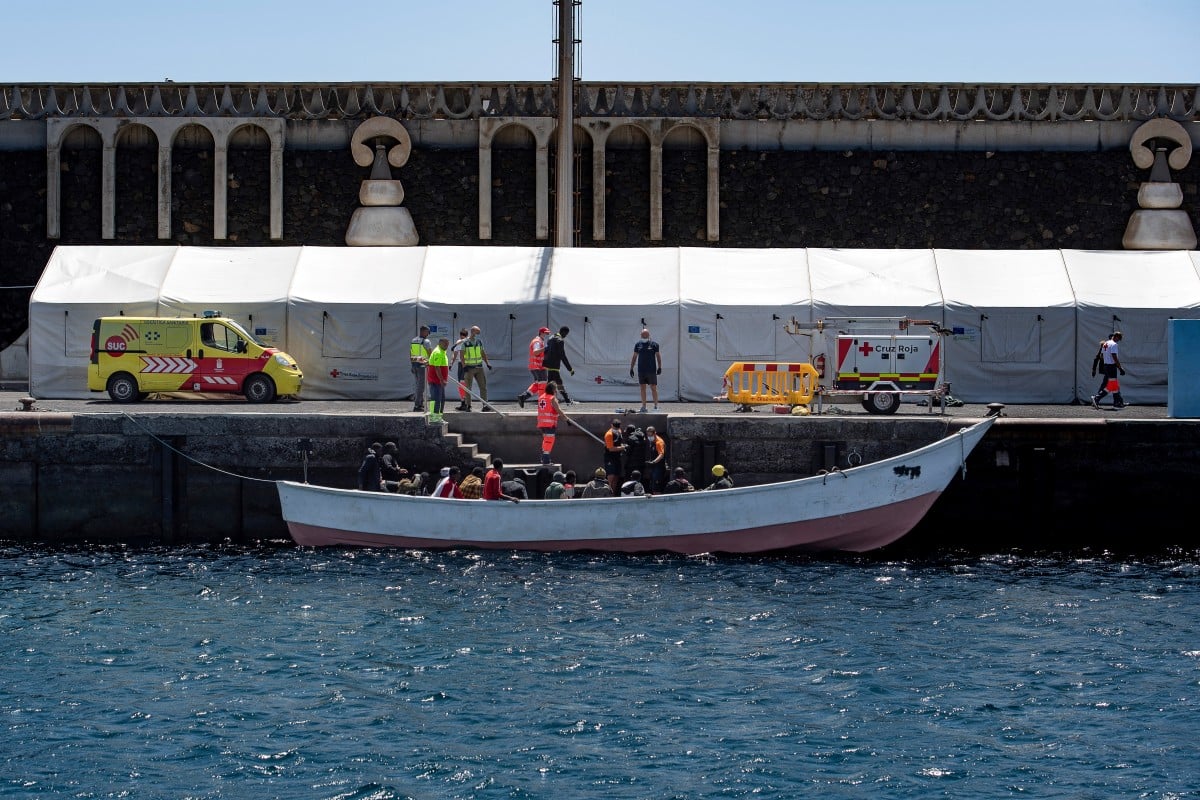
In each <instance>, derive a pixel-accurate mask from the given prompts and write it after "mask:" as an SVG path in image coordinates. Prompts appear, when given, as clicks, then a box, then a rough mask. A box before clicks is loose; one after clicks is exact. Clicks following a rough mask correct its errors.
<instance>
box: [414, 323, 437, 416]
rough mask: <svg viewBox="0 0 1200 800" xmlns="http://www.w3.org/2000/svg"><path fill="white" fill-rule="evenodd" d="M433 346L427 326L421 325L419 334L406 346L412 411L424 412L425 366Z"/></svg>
mask: <svg viewBox="0 0 1200 800" xmlns="http://www.w3.org/2000/svg"><path fill="white" fill-rule="evenodd" d="M432 352H433V345H432V344H430V343H429V326H428V325H422V326H421V330H420V333H418V334H417V335H416V336H414V337H413V340H412V341H411V342H409V345H408V361H409V365H410V366H411V367H412V376H413V407H412V410H413V411H424V410H425V365H426V364H428V363H429V354H430V353H432Z"/></svg>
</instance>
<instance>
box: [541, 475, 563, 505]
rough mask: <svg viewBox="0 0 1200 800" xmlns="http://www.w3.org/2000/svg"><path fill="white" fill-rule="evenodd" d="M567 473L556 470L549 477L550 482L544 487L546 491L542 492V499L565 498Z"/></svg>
mask: <svg viewBox="0 0 1200 800" xmlns="http://www.w3.org/2000/svg"><path fill="white" fill-rule="evenodd" d="M566 482H567V475H566V473H564V472H556V473H554V475H553V477H552V478H551V479H550V484H549V485H548V486H547V487H546V491H545V492H544V493H543V494H542V499H544V500H564V499H566V497H565V496H566V492H567V487H566Z"/></svg>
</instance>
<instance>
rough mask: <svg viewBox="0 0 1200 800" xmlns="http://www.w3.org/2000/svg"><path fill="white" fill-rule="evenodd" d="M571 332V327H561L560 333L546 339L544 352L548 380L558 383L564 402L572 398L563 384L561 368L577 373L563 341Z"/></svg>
mask: <svg viewBox="0 0 1200 800" xmlns="http://www.w3.org/2000/svg"><path fill="white" fill-rule="evenodd" d="M570 332H571V329H570V328H568V327H567V326H566V325H563V326H562V327H561V328H559V329H558V333H556V334H554V335H553V336H551V337H550V338H549V339H548V340H546V350H545V352H544V353H543V354H542V366H543V367H545V368H546V380H548V381H554V383H556V384H558V391H559V392H560V393H561V394H562V401H563V402H564V403H569V402H571V398H570V396H569V395H568V394H567V387H566V386H563V382H562V373H561V371H560V370H561V369H562V368H563V367H566V368H567V372H569V373H571V374H572V375H574V374H575V370H573V369H571V360H570V359H568V358H567V345H566V343H565V342H564V341H563V339H565V338H566V336H567V334H568V333H570Z"/></svg>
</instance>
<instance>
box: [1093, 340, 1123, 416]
mask: <svg viewBox="0 0 1200 800" xmlns="http://www.w3.org/2000/svg"><path fill="white" fill-rule="evenodd" d="M1121 338H1122V335H1121V332H1120V331H1113V334H1112V336H1110V337H1108V339H1107V340H1106V341H1105V342H1104V344H1102V345H1100V358H1101V364H1100V370H1101V372H1102V373H1103V375H1102V377H1101V379H1100V388H1099V389H1098V390H1097V391H1096V393H1095V394H1094V395H1092V408H1096V409H1099V408H1100V401H1101V400H1103V399H1104V397H1105V395H1107V394H1108V387H1109V385H1110V382H1111V384H1112V385H1114V386H1115V387H1116V388H1115V390H1114V391H1113V404H1112V407H1113V409H1122V408H1124V407H1125V400H1124V399H1123V398H1122V397H1121V388H1120V383H1119V382H1118V381H1117V373H1120V374H1122V375H1124V374H1125V367H1123V366H1121V358H1120V355H1119V353H1120V342H1121Z"/></svg>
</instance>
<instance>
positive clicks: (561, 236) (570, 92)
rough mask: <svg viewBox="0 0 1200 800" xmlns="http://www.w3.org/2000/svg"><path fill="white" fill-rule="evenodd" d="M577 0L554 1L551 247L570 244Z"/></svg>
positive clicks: (572, 232)
mask: <svg viewBox="0 0 1200 800" xmlns="http://www.w3.org/2000/svg"><path fill="white" fill-rule="evenodd" d="M579 1H580V0H555V4H556V5H557V6H558V157H557V158H556V159H555V162H554V169H555V188H556V197H557V201H558V202H557V208H556V210H555V217H554V231H555V233H554V244H555V246H557V247H570V246H571V245H572V243H573V242H574V238H575V236H574V233H575V231H574V226H573V224H572V221H573V220H574V218H575V214H574V210H573V207H574V203H575V197H574V186H573V181H572V170H573V164H574V162H573V160H572V158H573V154H574V152H575V144H574V137H575V106H574V99H575V4H576V3H577V2H579Z"/></svg>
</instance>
